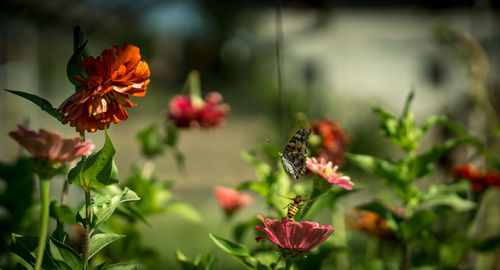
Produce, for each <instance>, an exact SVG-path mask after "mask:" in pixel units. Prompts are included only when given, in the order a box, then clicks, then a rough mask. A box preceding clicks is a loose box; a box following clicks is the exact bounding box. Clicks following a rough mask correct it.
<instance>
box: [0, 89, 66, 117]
mask: <svg viewBox="0 0 500 270" xmlns="http://www.w3.org/2000/svg"><path fill="white" fill-rule="evenodd" d="M4 90H5V91H8V92H10V93H12V94H14V95H17V96H20V97H22V98H25V99H27V100H29V101H31V102H33V103H35V104H36V105H37V106H38V107H40V109H42V110H43V111H45V112H47V113H48V114H49V115H50V116H52V117H54V118H55V119H57V120H59V121H61V120H62V119H63V117H62V115H60V114H59V113H58V112H57V109H56V108H54V107H53V106H52V104H50V102H49V101H48V100H46V99H44V98H41V97H39V96H37V95H33V94H29V93H26V92H22V91H15V90H8V89H4Z"/></svg>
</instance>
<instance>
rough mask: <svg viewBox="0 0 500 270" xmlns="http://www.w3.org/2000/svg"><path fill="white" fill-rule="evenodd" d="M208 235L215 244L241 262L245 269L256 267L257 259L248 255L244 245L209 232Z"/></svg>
mask: <svg viewBox="0 0 500 270" xmlns="http://www.w3.org/2000/svg"><path fill="white" fill-rule="evenodd" d="M209 236H210V238H211V239H212V241H213V242H214V243H215V245H217V246H218V247H219V248H220V249H222V250H223V251H224V252H226V253H227V254H229V255H231V256H232V257H233V258H235V259H236V260H238V261H239V262H241V263H242V264H243V265H244V266H245V267H246V268H247V269H256V267H257V264H258V261H257V259H255V258H254V257H252V256H251V255H250V253H249V252H248V249H247V248H246V247H245V246H244V245H241V244H238V243H234V242H231V241H229V240H226V239H224V238H222V237H219V236H216V235H213V234H211V233H210V234H209Z"/></svg>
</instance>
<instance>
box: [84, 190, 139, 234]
mask: <svg viewBox="0 0 500 270" xmlns="http://www.w3.org/2000/svg"><path fill="white" fill-rule="evenodd" d="M138 200H140V198H139V197H138V196H137V194H135V192H133V191H132V190H130V189H129V188H127V187H125V188H124V189H123V192H122V194H120V195H116V196H110V195H100V194H96V195H95V196H94V198H92V202H91V205H90V208H91V213H92V216H91V227H92V228H97V227H98V226H99V225H100V224H101V223H103V222H105V221H106V220H107V219H108V218H109V217H110V216H111V215H112V214H113V212H114V211H115V210H116V208H117V207H118V206H119V205H120V204H121V203H125V202H130V201H138ZM77 220H78V221H79V222H80V223H82V224H84V222H85V206H84V207H82V208H81V209H80V211H79V212H78V217H77Z"/></svg>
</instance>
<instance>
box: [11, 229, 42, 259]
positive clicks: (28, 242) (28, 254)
mask: <svg viewBox="0 0 500 270" xmlns="http://www.w3.org/2000/svg"><path fill="white" fill-rule="evenodd" d="M37 246H38V238H37V237H33V236H24V235H19V234H14V233H13V234H12V235H11V243H10V245H9V247H8V249H9V251H10V252H12V253H14V254H16V255H17V256H19V257H20V258H21V259H23V260H24V261H25V262H26V263H28V264H31V265H34V264H35V260H36V257H35V250H36V248H37Z"/></svg>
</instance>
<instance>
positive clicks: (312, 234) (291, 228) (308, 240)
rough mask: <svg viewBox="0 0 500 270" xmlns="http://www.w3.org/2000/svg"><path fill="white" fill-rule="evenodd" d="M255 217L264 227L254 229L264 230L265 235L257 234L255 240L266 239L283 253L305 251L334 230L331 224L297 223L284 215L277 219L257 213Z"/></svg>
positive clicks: (323, 239)
mask: <svg viewBox="0 0 500 270" xmlns="http://www.w3.org/2000/svg"><path fill="white" fill-rule="evenodd" d="M257 218H259V219H260V220H262V222H263V223H264V225H265V226H266V227H265V228H264V227H262V226H256V227H255V229H256V230H259V231H263V232H265V233H266V235H259V236H257V237H256V238H255V240H257V241H260V240H262V239H267V240H269V241H270V242H272V243H273V244H275V245H276V246H278V247H279V248H280V250H281V251H282V253H285V254H290V253H292V254H293V253H296V254H295V255H299V254H304V253H307V252H309V251H310V250H311V249H313V248H315V247H317V246H319V245H320V244H321V243H323V242H324V241H325V240H326V239H327V238H328V237H330V235H331V234H332V233H333V231H334V229H333V227H332V226H331V225H327V226H322V225H319V224H318V223H316V222H310V221H302V222H300V223H299V222H294V221H293V220H291V219H289V218H286V217H283V218H281V221H278V220H276V219H269V218H263V217H262V216H260V215H257Z"/></svg>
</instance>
